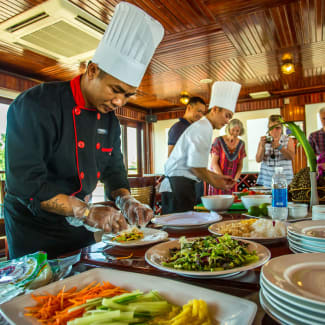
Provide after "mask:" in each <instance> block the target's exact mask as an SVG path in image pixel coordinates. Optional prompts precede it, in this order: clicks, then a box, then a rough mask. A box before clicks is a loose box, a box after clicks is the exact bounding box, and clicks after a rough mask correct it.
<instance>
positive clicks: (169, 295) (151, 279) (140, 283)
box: [0, 268, 257, 325]
mask: <svg viewBox="0 0 325 325" xmlns="http://www.w3.org/2000/svg"><path fill="white" fill-rule="evenodd" d="M93 281H97V282H102V281H109V282H111V283H112V284H114V285H116V286H120V287H122V288H125V289H127V290H136V289H139V290H141V291H145V292H146V291H150V290H157V291H158V292H159V293H160V294H161V295H162V296H163V297H165V298H166V299H167V300H168V301H169V302H171V303H173V304H177V305H184V304H186V303H187V302H188V301H189V300H192V299H203V300H205V301H206V302H207V304H208V307H209V312H210V316H211V318H212V320H213V324H220V325H241V324H252V323H253V320H254V317H255V314H256V310H257V306H256V304H255V303H253V302H251V301H248V300H246V299H242V298H238V297H235V296H231V295H228V294H225V293H222V292H218V291H214V290H209V289H205V288H201V287H197V286H193V285H190V284H186V283H183V282H179V281H175V280H169V279H166V278H162V277H158V276H151V275H145V274H140V273H133V272H124V271H118V270H112V269H106V268H96V269H93V270H90V271H87V272H83V273H80V274H78V275H75V276H72V277H69V278H67V279H65V280H62V281H58V282H54V283H51V284H49V285H47V286H44V287H42V288H39V289H37V290H35V291H33V294H35V295H40V294H45V293H52V294H57V293H58V292H59V291H60V290H61V289H62V288H63V287H64V286H65V289H66V290H68V289H70V288H72V287H74V286H76V287H77V288H78V289H81V288H83V287H85V286H86V285H88V284H89V283H91V282H93ZM34 305H35V301H34V300H33V299H32V297H31V294H25V295H23V296H19V297H16V298H14V299H13V300H11V301H9V302H6V303H4V304H2V305H1V306H0V311H1V312H2V313H3V315H4V316H5V318H6V320H7V321H8V322H9V324H12V325H13V324H19V325H28V324H35V325H39V324H40V323H38V322H37V320H36V319H32V318H30V317H25V316H24V307H28V306H34Z"/></svg>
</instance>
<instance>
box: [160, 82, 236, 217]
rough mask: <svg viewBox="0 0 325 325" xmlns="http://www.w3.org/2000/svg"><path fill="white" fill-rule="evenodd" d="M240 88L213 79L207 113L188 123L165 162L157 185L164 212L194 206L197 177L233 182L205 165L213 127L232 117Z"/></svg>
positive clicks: (211, 181) (216, 184)
mask: <svg viewBox="0 0 325 325" xmlns="http://www.w3.org/2000/svg"><path fill="white" fill-rule="evenodd" d="M240 88H241V85H240V84H238V83H236V82H230V81H216V82H215V83H214V84H213V86H212V91H211V99H210V104H209V110H208V112H207V114H206V115H205V117H203V118H202V119H201V120H199V121H197V122H195V123H193V124H192V125H191V126H189V127H188V128H187V129H186V130H185V131H184V133H183V134H182V135H181V137H180V138H179V140H178V141H177V143H176V145H175V148H174V150H173V151H172V153H171V155H170V156H169V158H168V160H167V162H166V164H165V176H166V177H165V179H164V180H163V182H162V183H161V187H160V192H161V193H162V212H163V213H164V214H168V213H174V212H184V211H189V210H193V207H194V205H195V183H196V182H198V181H200V180H201V181H205V182H207V183H208V184H211V185H213V186H214V187H216V188H221V189H231V188H232V187H233V186H234V185H235V182H234V180H233V179H232V178H231V177H230V176H224V175H218V174H216V173H214V172H212V171H210V170H208V169H207V166H208V160H209V153H210V149H211V139H212V134H213V129H221V128H222V127H223V126H224V125H226V124H228V122H229V120H230V119H231V118H232V115H233V113H234V111H235V107H236V102H237V99H238V95H239V91H240Z"/></svg>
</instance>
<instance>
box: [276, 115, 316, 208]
mask: <svg viewBox="0 0 325 325" xmlns="http://www.w3.org/2000/svg"><path fill="white" fill-rule="evenodd" d="M280 121H281V123H280V124H284V125H286V126H287V127H288V128H289V130H290V131H291V132H292V135H293V136H294V137H295V138H296V139H297V141H298V144H299V145H301V146H302V147H303V149H304V151H305V154H306V157H307V163H308V167H309V171H310V172H309V177H310V209H311V207H312V206H313V205H317V204H318V203H319V199H318V192H317V172H316V169H317V161H316V155H315V152H314V150H313V148H312V147H311V145H310V143H309V142H308V140H307V138H306V135H305V133H304V132H303V131H302V130H301V129H300V127H299V126H298V125H297V124H296V123H294V122H286V121H284V120H283V119H280ZM276 126H277V125H274V126H272V127H271V128H270V130H272V129H273V128H274V127H276Z"/></svg>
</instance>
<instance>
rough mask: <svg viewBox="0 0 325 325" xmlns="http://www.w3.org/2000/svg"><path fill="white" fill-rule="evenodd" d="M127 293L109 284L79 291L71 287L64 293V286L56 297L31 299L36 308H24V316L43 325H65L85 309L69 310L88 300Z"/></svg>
mask: <svg viewBox="0 0 325 325" xmlns="http://www.w3.org/2000/svg"><path fill="white" fill-rule="evenodd" d="M126 292H127V291H126V290H124V289H122V288H120V287H115V286H113V285H112V284H111V283H109V282H103V283H102V284H101V283H97V284H96V282H92V283H90V284H89V285H87V286H86V287H85V288H83V289H82V290H80V291H77V289H76V287H73V288H71V289H69V290H66V291H65V286H64V287H63V288H62V289H61V290H60V291H59V292H58V293H57V295H52V294H49V293H48V294H46V295H40V296H35V295H34V294H32V298H33V299H34V300H35V301H36V302H37V305H36V306H33V307H25V311H26V313H25V316H28V317H35V318H37V319H38V321H39V322H40V323H41V324H43V325H66V324H67V322H68V321H70V320H72V319H74V318H77V317H81V316H82V315H83V313H84V312H85V309H84V308H82V307H80V308H77V309H75V310H72V311H70V312H69V310H70V309H72V308H74V307H78V306H80V305H83V304H84V303H87V301H88V300H90V299H94V298H102V297H113V296H116V295H120V294H122V293H126Z"/></svg>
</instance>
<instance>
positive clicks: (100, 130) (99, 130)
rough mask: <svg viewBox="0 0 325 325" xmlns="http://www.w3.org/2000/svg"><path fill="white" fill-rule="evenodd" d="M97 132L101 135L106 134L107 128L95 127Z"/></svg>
mask: <svg viewBox="0 0 325 325" xmlns="http://www.w3.org/2000/svg"><path fill="white" fill-rule="evenodd" d="M97 133H98V134H101V135H106V134H108V131H107V129H97Z"/></svg>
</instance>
